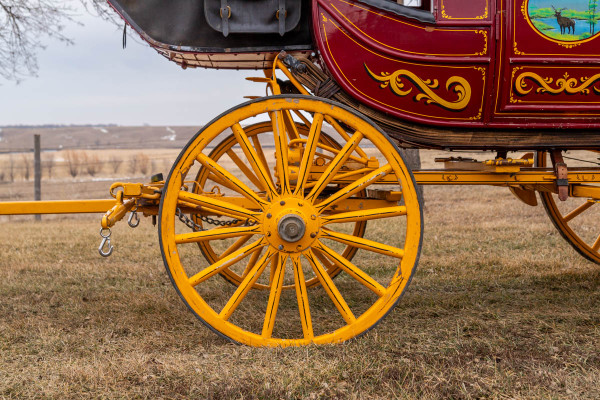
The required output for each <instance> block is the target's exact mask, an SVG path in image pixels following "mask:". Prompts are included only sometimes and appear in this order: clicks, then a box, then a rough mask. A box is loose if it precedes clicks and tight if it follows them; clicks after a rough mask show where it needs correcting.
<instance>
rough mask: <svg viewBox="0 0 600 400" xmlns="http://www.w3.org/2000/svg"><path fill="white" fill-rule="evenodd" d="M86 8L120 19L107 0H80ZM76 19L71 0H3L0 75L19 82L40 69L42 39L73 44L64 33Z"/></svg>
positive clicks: (99, 14) (0, 24) (94, 12)
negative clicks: (39, 55) (65, 27)
mask: <svg viewBox="0 0 600 400" xmlns="http://www.w3.org/2000/svg"><path fill="white" fill-rule="evenodd" d="M80 1H81V3H82V4H83V5H84V7H85V8H86V10H87V11H88V12H90V13H92V14H95V15H98V16H99V17H101V18H104V19H106V20H109V21H112V22H115V23H116V22H117V18H118V17H117V16H116V15H115V14H114V13H112V12H111V9H110V6H109V5H108V3H107V2H106V0H80ZM74 20H75V3H74V2H73V1H71V0H0V76H1V77H3V78H4V79H6V80H9V81H16V82H19V81H20V80H22V79H23V78H25V77H27V76H35V75H36V73H37V71H38V63H37V53H38V51H40V50H41V49H43V48H44V45H43V44H42V39H44V38H54V39H57V40H60V41H62V42H64V43H67V44H71V43H73V42H72V40H71V39H70V38H69V37H67V36H65V35H64V34H63V29H64V26H65V23H68V22H72V21H74Z"/></svg>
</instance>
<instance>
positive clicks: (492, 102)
mask: <svg viewBox="0 0 600 400" xmlns="http://www.w3.org/2000/svg"><path fill="white" fill-rule="evenodd" d="M527 2H528V0H497V2H495V0H434V9H435V10H437V11H436V18H437V21H438V22H439V23H436V24H435V25H427V24H424V23H421V22H418V21H416V20H412V19H408V18H405V17H402V16H399V15H396V14H393V13H390V12H386V11H383V10H379V9H375V8H373V7H369V6H367V5H366V4H364V3H361V2H357V1H355V0H313V30H314V36H315V41H316V44H317V45H318V48H319V50H320V52H321V56H322V58H323V60H324V62H325V65H326V67H327V69H328V70H329V71H330V73H331V74H332V75H333V77H334V78H335V79H336V81H337V82H338V83H339V84H340V85H341V86H342V87H343V89H344V90H345V91H347V92H348V93H349V94H350V95H352V96H353V97H355V98H356V99H357V100H359V101H360V102H362V103H364V104H366V105H368V106H370V107H373V108H375V109H378V110H380V111H383V112H386V113H388V114H390V115H392V116H394V117H396V118H399V119H404V120H408V121H415V122H419V123H424V124H430V125H440V126H456V127H460V126H465V127H471V128H475V127H489V128H507V127H508V128H531V129H543V128H555V127H556V126H561V127H564V128H579V129H581V128H583V129H586V128H595V129H597V128H600V76H596V74H597V73H600V69H598V70H596V68H597V66H598V64H599V63H600V55H599V54H600V51H599V50H598V49H600V35H598V36H595V37H594V38H592V39H590V40H588V41H585V42H582V43H577V44H576V45H575V46H572V45H569V44H566V45H565V43H562V41H561V40H551V39H549V38H547V37H545V36H544V35H542V34H540V32H539V31H538V30H537V29H536V28H535V27H534V26H533V24H532V23H531V22H530V20H529V18H528V14H527V12H526V11H527ZM442 4H443V6H444V9H443V10H444V11H443V12H442V8H441V6H442ZM486 7H487V15H485V14H486V13H485V10H486ZM562 7H564V5H563V6H562ZM524 10H525V12H524ZM451 12H452V13H453V14H451ZM444 13H445V15H446V16H444ZM454 16H456V18H451V17H454ZM478 17H481V18H478ZM594 49H595V50H594ZM386 74H388V75H386ZM394 74H395V75H394ZM390 77H392V78H394V79H389V78H390ZM561 79H562V80H561ZM563 80H564V82H563ZM465 82H466V83H465ZM394 83H396V84H397V87H396V91H395V92H394V90H393V86H394ZM427 83H430V84H431V86H428V85H427ZM515 85H519V86H518V87H517V86H515ZM560 85H564V86H560ZM428 89H429V90H428ZM458 89H460V90H463V89H464V90H465V93H467V92H468V93H470V96H468V97H469V98H468V104H463V103H464V102H461V97H460V90H459V92H457V90H458ZM462 100H464V98H463V99H462ZM463 106H464V107H463Z"/></svg>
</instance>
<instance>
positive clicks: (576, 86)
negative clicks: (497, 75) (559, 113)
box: [515, 72, 600, 96]
mask: <svg viewBox="0 0 600 400" xmlns="http://www.w3.org/2000/svg"><path fill="white" fill-rule="evenodd" d="M527 80H528V81H532V82H534V83H536V84H538V85H539V87H538V88H537V89H536V93H540V94H543V93H549V94H561V93H566V94H583V95H588V94H590V87H591V88H592V89H594V92H596V94H600V88H597V87H595V86H594V84H595V83H596V82H598V81H600V74H596V75H594V76H591V77H587V76H584V77H581V78H579V79H577V78H570V77H569V73H568V72H566V73H565V74H564V75H563V77H562V78H559V79H557V80H556V81H554V79H553V78H550V77H548V78H542V77H541V76H540V75H538V74H536V73H534V72H523V73H521V74H520V75H519V76H517V79H516V80H515V90H516V91H517V93H519V94H520V95H521V96H526V95H528V94H529V93H531V91H532V90H533V89H534V87H533V86H529V83H528V82H527ZM551 85H552V86H551Z"/></svg>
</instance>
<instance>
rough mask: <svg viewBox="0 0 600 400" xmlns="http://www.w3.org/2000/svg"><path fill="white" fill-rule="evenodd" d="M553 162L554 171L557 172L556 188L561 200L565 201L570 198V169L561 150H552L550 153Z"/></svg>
mask: <svg viewBox="0 0 600 400" xmlns="http://www.w3.org/2000/svg"><path fill="white" fill-rule="evenodd" d="M550 158H551V159H552V164H553V165H554V173H555V174H556V189H557V191H558V198H559V200H560V201H565V200H567V199H568V198H569V175H568V173H569V171H568V170H567V164H565V162H564V160H563V156H562V151H561V150H552V152H551V153H550Z"/></svg>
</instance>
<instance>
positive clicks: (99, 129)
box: [94, 128, 108, 133]
mask: <svg viewBox="0 0 600 400" xmlns="http://www.w3.org/2000/svg"><path fill="white" fill-rule="evenodd" d="M94 129H96V130H97V131H100V132H102V133H108V131H107V130H106V129H104V128H94Z"/></svg>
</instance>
